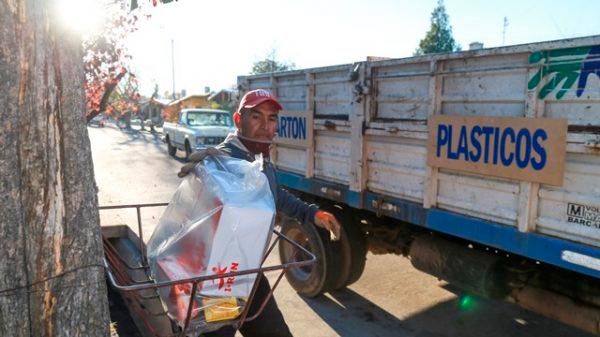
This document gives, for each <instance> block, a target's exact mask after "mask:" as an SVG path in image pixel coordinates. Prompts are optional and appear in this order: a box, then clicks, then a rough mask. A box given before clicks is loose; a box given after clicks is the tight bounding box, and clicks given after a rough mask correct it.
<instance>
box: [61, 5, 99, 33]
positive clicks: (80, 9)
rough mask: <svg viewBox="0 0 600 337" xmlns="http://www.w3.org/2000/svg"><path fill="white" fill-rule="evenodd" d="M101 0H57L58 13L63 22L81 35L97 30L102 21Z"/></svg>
mask: <svg viewBox="0 0 600 337" xmlns="http://www.w3.org/2000/svg"><path fill="white" fill-rule="evenodd" d="M102 4H103V1H98V0H59V1H58V8H57V10H58V13H59V17H60V18H61V21H62V22H63V24H65V25H66V26H67V27H69V28H70V29H72V30H74V31H76V32H79V33H81V34H82V35H87V34H92V33H94V32H95V31H98V30H99V29H100V27H101V25H102V22H103V15H102V14H103V13H104V7H103V6H102Z"/></svg>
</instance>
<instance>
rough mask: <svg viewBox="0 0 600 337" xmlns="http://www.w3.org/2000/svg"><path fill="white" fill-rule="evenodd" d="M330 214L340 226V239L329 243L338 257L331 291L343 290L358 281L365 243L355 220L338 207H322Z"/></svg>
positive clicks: (365, 251)
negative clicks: (338, 270) (338, 261)
mask: <svg viewBox="0 0 600 337" xmlns="http://www.w3.org/2000/svg"><path fill="white" fill-rule="evenodd" d="M322 208H323V209H324V210H326V211H328V212H331V213H333V214H334V215H335V217H336V218H337V219H338V221H339V222H340V224H341V225H342V231H341V238H340V240H339V241H337V242H330V245H332V249H333V250H336V254H338V255H340V272H339V274H338V277H337V280H336V282H335V285H334V288H333V289H336V290H337V289H342V288H345V287H347V286H349V285H351V284H353V283H354V282H356V281H358V279H359V278H360V277H361V275H362V273H363V271H364V270H365V264H366V261H367V242H366V237H365V235H364V233H363V232H362V231H361V229H360V224H359V223H358V222H357V221H356V218H355V217H353V216H352V215H351V214H348V213H346V212H345V211H344V208H343V207H342V206H340V205H336V206H327V205H324V206H323V207H322Z"/></svg>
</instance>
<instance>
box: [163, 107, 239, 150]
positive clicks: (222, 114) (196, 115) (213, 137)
mask: <svg viewBox="0 0 600 337" xmlns="http://www.w3.org/2000/svg"><path fill="white" fill-rule="evenodd" d="M233 131H234V127H233V122H232V119H231V113H230V112H229V111H225V110H217V109H204V108H195V109H183V110H181V111H180V112H179V115H178V118H177V121H176V122H175V123H170V122H165V123H164V124H163V139H164V142H165V143H166V144H167V151H168V152H169V155H171V156H175V155H176V153H177V150H182V151H184V152H185V158H186V159H187V158H189V156H190V155H191V154H192V152H194V151H195V150H199V149H203V148H206V147H207V146H214V145H216V144H219V143H221V142H222V141H223V140H225V137H226V136H227V134H229V133H230V132H233Z"/></svg>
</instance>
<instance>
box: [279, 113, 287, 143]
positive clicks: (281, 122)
mask: <svg viewBox="0 0 600 337" xmlns="http://www.w3.org/2000/svg"><path fill="white" fill-rule="evenodd" d="M286 126H287V124H286V122H285V118H283V117H281V118H279V130H280V131H279V137H285V138H287V132H286Z"/></svg>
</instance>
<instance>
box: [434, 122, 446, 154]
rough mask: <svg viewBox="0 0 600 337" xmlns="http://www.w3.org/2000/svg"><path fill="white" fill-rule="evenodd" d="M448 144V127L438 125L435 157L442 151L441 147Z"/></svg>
mask: <svg viewBox="0 0 600 337" xmlns="http://www.w3.org/2000/svg"><path fill="white" fill-rule="evenodd" d="M445 144H448V126H447V125H444V124H439V125H438V132H437V150H436V157H438V158H439V157H440V152H441V150H442V145H445Z"/></svg>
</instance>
